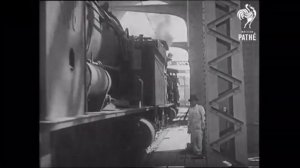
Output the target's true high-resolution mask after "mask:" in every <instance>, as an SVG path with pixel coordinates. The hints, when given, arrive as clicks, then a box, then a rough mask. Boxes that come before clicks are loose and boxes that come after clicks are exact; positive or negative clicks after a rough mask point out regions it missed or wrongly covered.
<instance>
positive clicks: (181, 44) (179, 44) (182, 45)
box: [171, 42, 188, 51]
mask: <svg viewBox="0 0 300 168" xmlns="http://www.w3.org/2000/svg"><path fill="white" fill-rule="evenodd" d="M171 47H178V48H182V49H184V50H186V51H188V43H187V42H173V43H172V44H171Z"/></svg>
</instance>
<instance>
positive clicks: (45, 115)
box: [40, 1, 179, 164]
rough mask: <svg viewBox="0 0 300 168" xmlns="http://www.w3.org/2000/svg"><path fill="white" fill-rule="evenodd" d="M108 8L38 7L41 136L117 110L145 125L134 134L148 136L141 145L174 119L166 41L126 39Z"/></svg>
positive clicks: (174, 91) (82, 4)
mask: <svg viewBox="0 0 300 168" xmlns="http://www.w3.org/2000/svg"><path fill="white" fill-rule="evenodd" d="M108 8H109V6H108V3H104V2H97V1H74V2H73V1H45V2H41V4H40V18H41V19H40V79H41V80H40V89H41V91H40V93H41V95H40V97H41V98H40V100H41V102H40V104H41V112H40V124H41V127H43V129H41V132H40V136H41V137H43V135H44V134H47V133H48V134H49V132H51V131H53V130H56V129H60V128H67V127H72V126H73V125H76V124H77V123H79V121H78V120H80V122H87V121H86V120H84V121H83V120H82V118H83V117H86V118H88V119H90V120H89V122H93V121H94V119H95V118H93V116H98V118H99V116H103V114H105V115H106V114H108V113H109V114H119V112H120V111H121V112H122V113H123V114H124V116H127V115H128V117H129V118H130V116H131V115H130V114H133V113H134V114H135V115H134V117H135V118H137V117H138V119H136V120H134V122H138V123H139V125H144V126H145V127H147V128H148V130H139V131H142V132H145V131H148V132H151V134H150V138H148V139H147V140H140V141H142V143H143V146H144V147H147V146H149V144H150V143H151V140H153V138H154V131H155V130H156V131H157V130H159V129H160V128H162V127H163V126H164V125H166V123H167V122H168V121H169V120H172V119H173V118H174V117H175V116H176V114H177V112H178V111H177V106H178V99H179V94H178V88H177V82H178V80H177V75H176V74H177V71H176V70H174V69H168V68H167V63H168V61H170V58H169V57H168V56H167V54H166V51H167V50H168V49H169V47H168V44H167V43H166V42H165V41H164V40H159V39H152V38H147V37H144V36H143V35H140V36H132V35H129V33H128V29H125V30H124V28H123V27H122V25H121V24H120V22H119V20H118V19H117V18H116V17H115V16H114V15H113V14H112V13H111V12H109V11H108ZM133 111H134V112H133ZM116 116H117V115H116ZM91 118H93V119H91ZM98 118H97V119H98ZM71 120H72V121H78V122H72V123H70V122H69V121H71ZM95 120H96V119H95ZM130 122H132V121H130ZM61 123H68V124H69V125H70V126H61V125H62V124H61ZM59 124H60V125H59ZM66 125H67V124H66ZM152 127H153V128H152ZM149 130H150V131H149ZM143 137H144V138H145V137H147V136H145V135H143ZM137 139H138V138H137ZM149 139H150V140H149ZM45 143H46V142H44V141H43V138H41V140H40V144H41V145H44V146H45ZM48 145H49V144H48ZM46 146H47V144H46ZM41 159H42V164H43V163H46V162H50V161H49V160H48V161H45V160H47V159H46V158H45V157H44V155H42V156H41Z"/></svg>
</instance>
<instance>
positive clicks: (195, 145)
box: [191, 129, 203, 155]
mask: <svg viewBox="0 0 300 168" xmlns="http://www.w3.org/2000/svg"><path fill="white" fill-rule="evenodd" d="M202 139H203V131H202V130H201V129H196V130H192V132H191V146H192V151H193V152H194V153H195V154H196V155H200V154H202Z"/></svg>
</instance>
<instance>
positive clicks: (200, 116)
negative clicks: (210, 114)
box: [188, 95, 205, 157]
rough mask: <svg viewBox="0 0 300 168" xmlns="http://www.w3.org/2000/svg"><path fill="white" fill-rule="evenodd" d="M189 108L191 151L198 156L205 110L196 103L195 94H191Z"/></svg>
mask: <svg viewBox="0 0 300 168" xmlns="http://www.w3.org/2000/svg"><path fill="white" fill-rule="evenodd" d="M189 101H190V108H189V110H188V133H190V134H191V148H192V152H193V153H194V154H195V155H197V156H200V157H203V155H202V154H203V153H202V139H203V131H204V129H205V110H204V108H203V106H201V105H198V104H197V101H198V98H197V96H196V95H191V97H190V99H189Z"/></svg>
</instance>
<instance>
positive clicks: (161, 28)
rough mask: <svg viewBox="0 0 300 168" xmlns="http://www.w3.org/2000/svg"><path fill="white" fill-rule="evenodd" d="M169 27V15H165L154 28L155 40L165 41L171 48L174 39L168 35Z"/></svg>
mask: <svg viewBox="0 0 300 168" xmlns="http://www.w3.org/2000/svg"><path fill="white" fill-rule="evenodd" d="M160 17H161V16H160ZM171 26H172V24H171V17H170V16H169V15H166V16H165V17H164V19H163V20H161V21H160V22H159V23H158V24H157V26H156V28H155V32H156V33H155V38H156V39H161V40H165V41H166V42H167V44H168V45H169V46H171V44H172V42H173V39H174V37H173V36H172V35H171V33H170V30H171Z"/></svg>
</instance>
